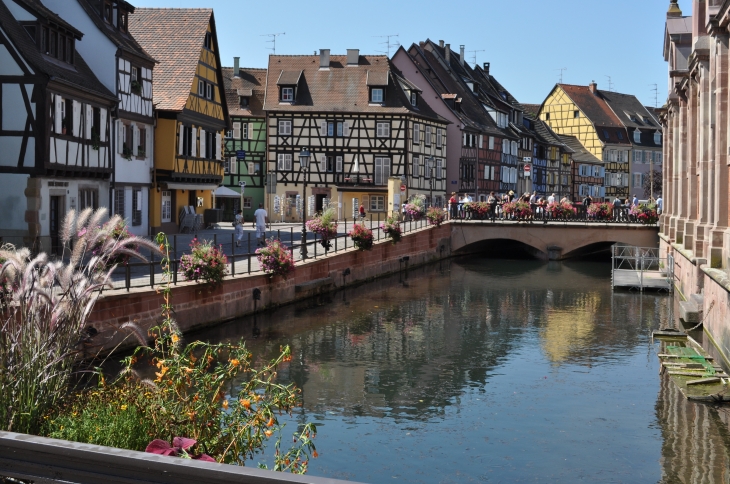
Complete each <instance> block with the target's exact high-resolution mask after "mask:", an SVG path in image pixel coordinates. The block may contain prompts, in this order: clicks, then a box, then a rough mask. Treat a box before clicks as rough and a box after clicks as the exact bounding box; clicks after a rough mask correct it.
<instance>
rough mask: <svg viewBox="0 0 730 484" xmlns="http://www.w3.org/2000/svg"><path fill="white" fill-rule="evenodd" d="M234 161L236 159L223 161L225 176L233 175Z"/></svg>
mask: <svg viewBox="0 0 730 484" xmlns="http://www.w3.org/2000/svg"><path fill="white" fill-rule="evenodd" d="M233 160H235V158H234V157H231V158H226V159H225V160H223V174H224V175H228V174H229V173H231V165H232V164H233Z"/></svg>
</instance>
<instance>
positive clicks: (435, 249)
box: [90, 224, 451, 347]
mask: <svg viewBox="0 0 730 484" xmlns="http://www.w3.org/2000/svg"><path fill="white" fill-rule="evenodd" d="M450 255H451V226H450V225H449V224H446V225H442V226H441V227H438V228H427V229H422V230H418V231H414V232H411V233H408V234H407V235H404V236H403V238H402V239H401V241H400V242H399V243H398V244H392V243H391V242H390V241H389V240H386V241H381V242H379V243H376V244H375V245H374V246H373V249H372V250H371V251H357V250H355V249H350V250H347V251H343V252H338V253H336V254H332V255H330V256H327V257H321V258H318V259H316V260H313V259H309V260H307V262H305V263H298V264H297V267H296V270H295V271H294V272H293V274H292V275H290V276H289V277H288V278H287V279H284V278H283V277H281V276H276V277H273V278H271V277H269V276H267V275H266V274H263V273H258V274H251V275H241V276H235V277H228V278H226V279H225V280H224V281H223V283H222V284H220V285H219V286H218V287H215V288H211V287H209V286H208V285H204V284H195V283H189V282H183V283H178V284H177V285H176V286H174V287H173V289H172V304H173V306H174V308H175V315H176V321H177V323H178V324H179V326H180V329H181V330H182V331H183V332H186V331H191V330H194V329H198V328H202V327H205V326H209V325H213V324H217V323H221V322H224V321H229V320H233V319H236V318H240V317H242V316H246V315H248V314H252V313H254V312H255V311H260V310H263V309H269V308H273V307H276V306H280V305H283V304H288V303H292V302H295V301H298V300H302V299H306V298H310V297H313V296H316V295H318V294H322V293H326V292H329V291H332V290H335V289H337V288H339V287H343V286H345V285H352V284H358V283H362V282H365V281H368V280H372V279H374V278H377V277H380V276H384V275H387V274H391V273H394V272H397V271H399V270H404V269H407V268H408V267H414V266H417V265H423V264H427V263H429V262H432V261H435V260H438V259H440V258H445V257H449V256H450ZM259 291H260V293H259ZM256 295H258V296H259V297H260V299H256ZM162 303H163V300H162V295H161V294H160V293H158V292H156V291H154V290H150V289H149V288H146V289H142V288H140V289H131V290H130V291H129V292H127V291H124V290H116V291H111V292H105V293H104V295H103V297H102V298H100V299H99V301H98V302H97V303H96V306H95V307H94V310H93V312H92V314H91V318H90V323H91V324H92V325H93V326H94V327H95V328H96V329H97V330H98V331H99V332H100V333H101V334H102V335H111V334H113V332H114V331H115V328H118V327H119V326H121V325H122V324H123V323H126V322H130V321H131V322H134V323H136V324H137V325H139V326H140V327H141V328H142V329H143V330H147V329H148V328H150V327H152V326H154V325H155V324H157V323H158V322H159V318H160V309H161V306H162ZM120 342H121V337H120V334H117V335H116V336H115V337H113V338H111V339H110V341H109V342H108V344H107V347H111V346H112V345H117V344H119V343H120ZM129 342H130V344H131V340H129Z"/></svg>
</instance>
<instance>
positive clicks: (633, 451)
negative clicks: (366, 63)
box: [190, 258, 730, 483]
mask: <svg viewBox="0 0 730 484" xmlns="http://www.w3.org/2000/svg"><path fill="white" fill-rule="evenodd" d="M671 306H672V299H671V296H666V295H658V294H643V295H642V294H639V293H628V292H613V291H612V290H611V287H610V264H608V263H601V262H564V263H543V262H537V261H530V260H511V261H506V260H490V259H478V258H476V259H475V258H469V259H455V260H452V261H444V262H441V263H437V264H435V265H431V266H428V267H426V268H420V269H417V270H412V271H410V272H409V273H408V274H400V275H396V276H392V277H390V278H386V279H381V280H378V281H375V282H373V283H369V284H365V285H362V286H359V287H355V288H352V289H348V290H345V291H341V292H339V293H336V294H333V295H330V296H327V297H326V298H323V299H321V300H319V301H310V302H308V303H306V304H303V305H299V306H289V307H284V308H281V309H279V310H276V311H272V312H270V313H266V314H262V315H259V316H257V317H255V318H254V317H251V318H246V319H243V320H239V321H235V322H231V323H228V324H225V325H220V326H217V327H215V328H211V329H209V330H206V331H205V332H201V333H197V334H193V335H190V336H191V337H194V338H201V339H206V340H210V341H222V340H237V339H239V338H241V337H245V338H246V339H247V344H248V346H249V347H250V348H251V350H252V351H253V353H254V355H255V358H256V359H257V360H259V361H264V360H266V359H268V358H270V357H272V356H273V355H274V353H275V352H276V351H277V350H278V348H279V346H280V345H282V344H288V345H291V347H292V351H293V355H294V358H293V360H292V362H291V363H289V364H288V365H287V366H286V367H284V368H283V369H282V371H281V372H280V375H281V378H282V379H283V380H284V381H285V382H294V383H296V384H297V385H298V386H299V387H300V388H302V390H303V392H302V396H303V407H302V408H301V409H300V410H299V412H298V413H296V414H295V415H294V416H293V418H292V419H290V420H288V422H289V428H288V429H287V431H286V434H287V435H290V434H291V433H292V432H293V430H294V429H295V427H296V425H297V423H301V422H306V421H310V422H315V423H316V424H317V425H318V430H319V432H318V435H317V438H316V439H315V442H316V445H317V449H318V453H319V458H318V459H315V460H312V461H311V463H310V474H313V475H318V476H328V477H336V478H340V479H349V480H355V481H360V482H368V483H383V482H413V483H470V482H528V481H529V482H568V481H570V482H572V481H577V480H585V481H588V482H636V483H639V482H647V483H649V482H652V483H656V482H681V483H685V482H686V483H689V482H700V481H702V482H728V481H729V480H730V472H729V471H728V467H729V466H730V459H729V454H730V451H729V449H730V432H729V430H728V429H729V423H728V422H730V415H729V414H728V411H727V410H725V409H718V408H712V407H709V406H702V405H695V404H690V403H688V402H686V401H684V400H683V398H682V396H681V395H680V393H679V392H678V391H677V390H676V389H675V388H674V387H673V385H672V383H671V382H670V381H668V380H666V377H660V376H659V375H658V370H659V365H658V361H657V357H656V346H655V345H654V344H653V343H652V340H651V331H652V330H653V329H656V328H658V327H659V325H660V322H661V321H667V320H668V318H671V317H672V311H671ZM272 444H273V443H272ZM271 452H273V449H268V453H271Z"/></svg>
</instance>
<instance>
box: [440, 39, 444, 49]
mask: <svg viewBox="0 0 730 484" xmlns="http://www.w3.org/2000/svg"><path fill="white" fill-rule="evenodd" d="M439 47H441V48H442V49H443V48H444V41H443V40H439Z"/></svg>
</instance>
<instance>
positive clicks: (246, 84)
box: [223, 67, 266, 117]
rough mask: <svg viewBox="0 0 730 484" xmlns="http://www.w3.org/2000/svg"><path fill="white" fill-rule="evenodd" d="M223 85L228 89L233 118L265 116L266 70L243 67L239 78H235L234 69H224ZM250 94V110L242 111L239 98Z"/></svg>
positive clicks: (227, 93) (229, 106)
mask: <svg viewBox="0 0 730 484" xmlns="http://www.w3.org/2000/svg"><path fill="white" fill-rule="evenodd" d="M223 84H224V85H225V88H226V102H227V103H228V113H229V114H230V115H231V116H260V117H263V116H265V113H264V94H265V92H266V69H251V68H243V67H242V68H240V69H239V70H238V77H233V68H232V67H224V68H223ZM244 91H245V92H244ZM249 92H250V93H251V94H250V99H249V105H248V109H242V108H241V104H240V101H239V99H238V97H239V96H240V95H243V94H249Z"/></svg>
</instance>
